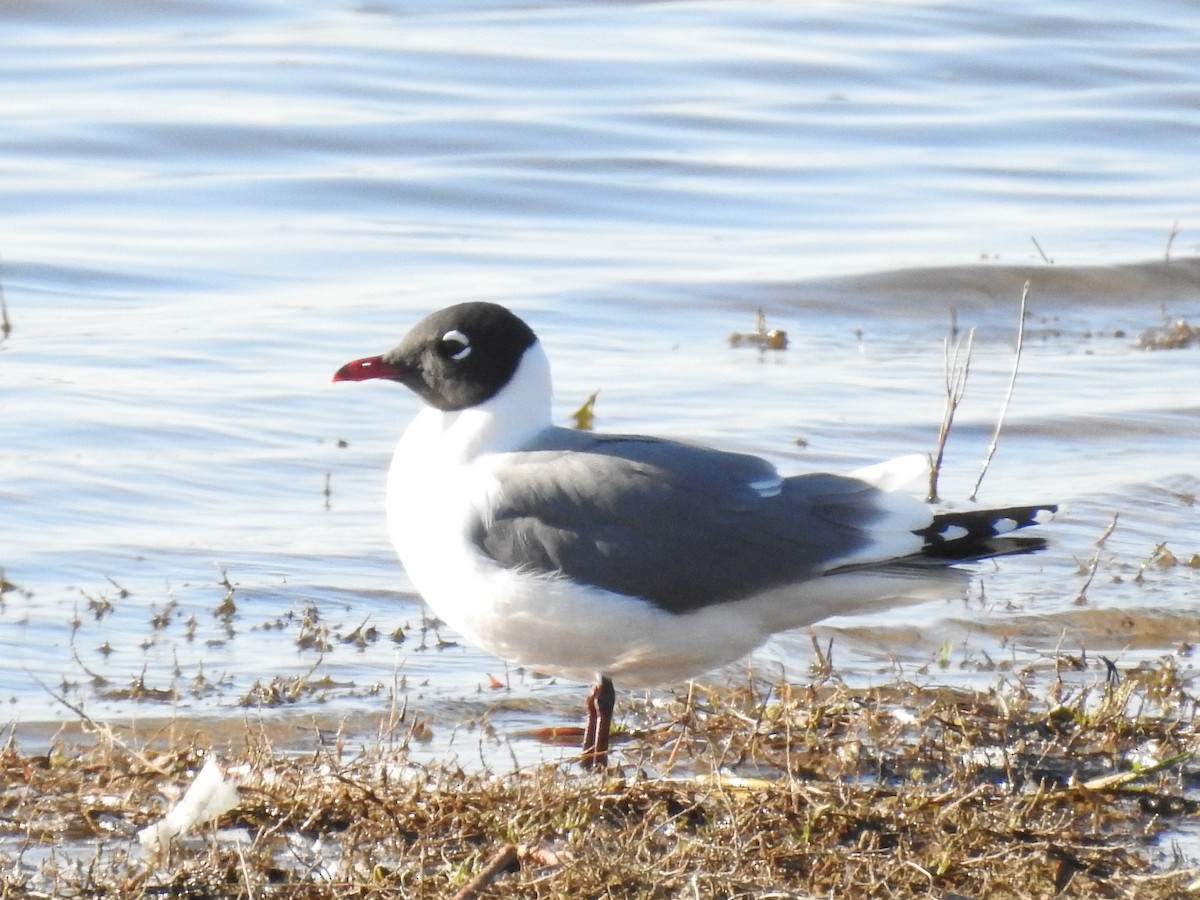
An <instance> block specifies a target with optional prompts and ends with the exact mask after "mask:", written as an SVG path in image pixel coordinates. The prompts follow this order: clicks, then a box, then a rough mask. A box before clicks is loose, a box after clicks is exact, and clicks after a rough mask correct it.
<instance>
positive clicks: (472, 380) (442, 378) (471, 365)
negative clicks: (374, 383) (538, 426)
mask: <svg viewBox="0 0 1200 900" xmlns="http://www.w3.org/2000/svg"><path fill="white" fill-rule="evenodd" d="M536 341H537V335H536V334H534V333H533V329H531V328H530V327H529V326H528V325H526V324H525V323H524V322H522V321H521V320H520V319H518V318H517V317H516V316H515V315H513V314H512V313H511V312H509V311H508V310H507V309H505V308H504V307H503V306H500V305H498V304H496V303H481V302H475V303H459V304H457V305H456V306H448V307H446V308H445V309H443V310H439V311H438V312H435V313H434V314H433V315H431V316H428V317H426V318H425V319H422V320H421V321H420V322H418V323H417V324H416V326H414V327H413V329H412V331H410V332H409V333H408V334H407V335H406V336H405V338H404V340H402V341H401V342H400V344H399V345H398V346H397V347H396V348H395V349H394V350H391V351H389V352H388V353H385V354H383V355H382V356H370V357H367V358H366V359H359V360H355V361H354V362H352V363H347V364H346V365H344V366H342V367H341V368H340V369H338V370H337V372H336V373H335V374H334V376H333V380H334V381H366V380H367V379H369V378H388V379H391V380H392V381H398V382H400V383H401V384H403V385H406V386H407V387H409V388H410V389H411V390H412V391H413V392H414V393H416V394H417V396H419V397H420V398H421V399H422V400H424V401H425V402H426V403H428V404H429V405H430V406H432V407H434V408H436V409H440V410H442V411H444V412H455V411H458V410H462V409H468V408H470V407H472V406H478V405H479V404H480V403H483V402H485V401H487V400H490V399H491V398H492V397H494V396H495V395H496V394H497V393H498V392H499V391H500V390H501V388H503V387H504V386H505V385H506V384H508V381H509V379H510V378H512V375H513V373H514V372H515V371H516V370H517V366H518V365H519V364H520V362H521V357H522V356H524V355H525V351H526V350H528V349H529V347H530V346H532V345H533V344H534V343H535V342H536Z"/></svg>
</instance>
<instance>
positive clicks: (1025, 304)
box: [967, 281, 1029, 501]
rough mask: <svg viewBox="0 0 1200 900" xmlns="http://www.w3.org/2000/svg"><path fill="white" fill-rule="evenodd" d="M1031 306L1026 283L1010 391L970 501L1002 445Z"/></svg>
mask: <svg viewBox="0 0 1200 900" xmlns="http://www.w3.org/2000/svg"><path fill="white" fill-rule="evenodd" d="M1028 305H1029V282H1028V281H1026V282H1025V287H1024V289H1023V290H1022V291H1021V312H1020V320H1019V322H1018V323H1017V350H1016V353H1014V354H1013V367H1012V375H1010V376H1009V379H1008V391H1007V392H1006V393H1005V395H1004V404H1003V405H1002V406H1001V407H1000V417H999V418H998V419H997V420H996V430H995V431H994V432H992V443H991V444H990V445H988V450H987V456H985V457H984V459H983V468H981V469H980V470H979V477H978V478H976V479H975V487H973V488H971V495H970V497H968V498H967V499H968V500H972V501H974V499H975V497H976V496H977V495H978V494H979V486H980V485H981V484H983V476H985V475H986V474H987V470H988V466H990V465H991V464H992V457H993V456H995V455H996V447H998V446H999V444H1000V430H1001V429H1002V428H1003V427H1004V417H1005V416H1006V415H1008V405H1009V403H1011V402H1012V396H1013V390H1014V389H1015V388H1016V386H1017V372H1018V371H1020V368H1021V350H1022V349H1024V347H1025V310H1026V308H1027V307H1028Z"/></svg>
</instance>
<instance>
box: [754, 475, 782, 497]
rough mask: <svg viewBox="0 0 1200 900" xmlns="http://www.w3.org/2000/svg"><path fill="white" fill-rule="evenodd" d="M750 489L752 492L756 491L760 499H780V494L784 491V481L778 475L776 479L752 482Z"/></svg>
mask: <svg viewBox="0 0 1200 900" xmlns="http://www.w3.org/2000/svg"><path fill="white" fill-rule="evenodd" d="M749 487H750V490H752V491H754V492H755V493H756V494H758V495H759V496H760V497H778V496H779V493H780V492H781V491H782V490H783V479H782V478H780V477H779V476H778V475H776V476H775V477H774V478H765V479H763V480H762V481H752V482H750V484H749Z"/></svg>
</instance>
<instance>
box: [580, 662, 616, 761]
mask: <svg viewBox="0 0 1200 900" xmlns="http://www.w3.org/2000/svg"><path fill="white" fill-rule="evenodd" d="M616 702H617V692H616V690H615V689H614V688H613V683H612V679H610V678H608V677H607V676H604V675H601V676H600V680H599V681H598V682H596V684H595V685H594V686H593V687H592V692H591V693H590V694H588V698H587V714H588V717H587V728H586V729H585V730H584V732H583V759H582V762H583V765H584V766H586V767H587V768H589V769H590V768H591V767H593V766H603V765H607V763H608V739H609V735H610V734H611V733H612V717H613V706H614V705H616Z"/></svg>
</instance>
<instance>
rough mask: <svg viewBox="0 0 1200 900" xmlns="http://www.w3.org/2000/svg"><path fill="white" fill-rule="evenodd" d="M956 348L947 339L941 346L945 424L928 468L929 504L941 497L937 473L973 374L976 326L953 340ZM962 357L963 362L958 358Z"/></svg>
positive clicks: (927, 498) (955, 331) (927, 500)
mask: <svg viewBox="0 0 1200 900" xmlns="http://www.w3.org/2000/svg"><path fill="white" fill-rule="evenodd" d="M957 333H958V322H957V321H955V322H954V324H953V334H954V335H957ZM953 343H954V350H953V352H951V349H950V346H951V339H950V338H949V337H947V338H946V341H945V343H944V344H943V345H942V352H943V354H944V355H945V362H946V410H945V412H944V413H943V414H942V427H941V428H940V429H938V441H937V451H936V452H935V453H934V457H933V463H932V465H930V467H929V494H928V495H927V496H926V497H925V502H926V503H937V502H938V500H939V497H938V490H937V486H938V476H939V475H941V472H942V457H943V456H945V453H946V439H947V438H949V437H950V427H951V426H952V425H953V424H954V413H955V412H956V411H957V410H958V404H959V403H961V402H962V398H963V394H964V393H966V390H967V376H968V375H969V374H970V373H971V348H972V346H973V345H974V343H975V329H974V328H972V329H971V330H970V331H968V332H967V338H966V341H965V346H964V341H963V339H962V338H956V339H955V340H954V342H953ZM960 359H962V363H961V364H960V363H959V360H960Z"/></svg>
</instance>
